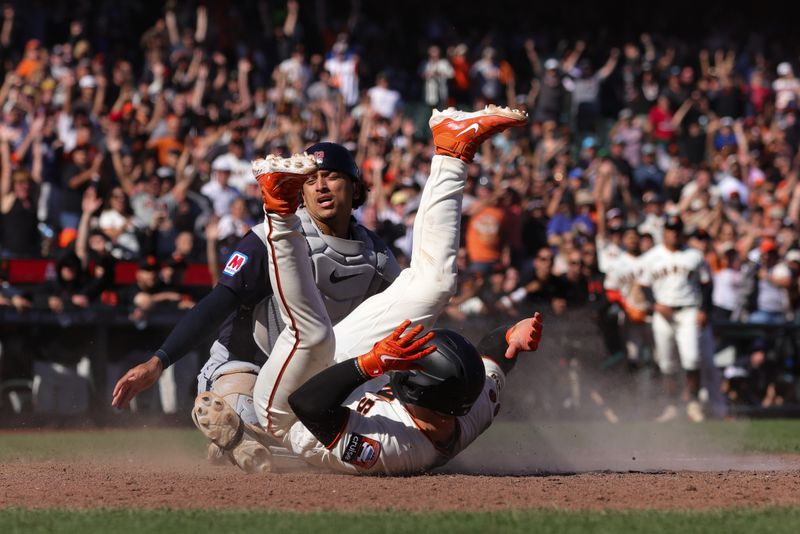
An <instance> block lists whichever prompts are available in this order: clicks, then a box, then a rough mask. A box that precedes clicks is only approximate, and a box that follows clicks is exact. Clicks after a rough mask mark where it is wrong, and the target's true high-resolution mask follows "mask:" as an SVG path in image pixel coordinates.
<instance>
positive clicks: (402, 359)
mask: <svg viewBox="0 0 800 534" xmlns="http://www.w3.org/2000/svg"><path fill="white" fill-rule="evenodd" d="M410 324H411V321H409V320H406V321H403V323H402V324H401V325H400V326H398V327H397V328H395V330H394V332H392V333H391V334H390V335H388V336H387V337H385V338H384V339H382V340H380V341H378V342H377V343H375V345H374V346H373V347H372V350H371V351H369V352H368V353H366V354H362V355H361V356H359V357H358V360H357V361H358V366H359V368H361V371H362V372H363V373H364V374H365V375H367V376H371V377H376V376H380V375H382V374H384V373H387V372H389V371H408V370H410V369H413V368H414V366H415V362H416V361H417V360H419V359H420V358H424V357H425V356H427V355H428V354H430V353H431V352H433V351H435V350H436V347H426V346H425V344H427V343H428V342H429V341H430V340H431V339H433V332H428V333H427V334H425V335H424V336H422V337H420V338H417V336H419V334H421V333H422V329H423V326H422V325H421V324H418V325H417V326H415V327H414V328H412V329H411V331H409V332H408V333H407V334H406V335H405V336H404V335H403V334H404V333H405V331H406V329H407V328H408V326H409V325H410Z"/></svg>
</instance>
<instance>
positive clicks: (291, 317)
mask: <svg viewBox="0 0 800 534" xmlns="http://www.w3.org/2000/svg"><path fill="white" fill-rule="evenodd" d="M265 219H267V224H268V225H269V235H267V242H268V243H269V249H270V252H271V254H272V263H273V265H274V266H275V284H276V285H277V286H278V295H279V296H280V298H281V302H282V303H283V307H284V309H285V310H286V314H287V315H288V316H289V321H290V322H291V324H292V330H293V331H294V345H292V350H291V352H289V356H288V357H287V358H286V361H285V362H283V366H281V370H280V372H279V373H278V378H277V379H276V380H275V385H274V386H272V393H271V394H270V396H269V400H268V401H267V432H270V433H271V434H272V435H273V436H274V435H275V432H273V431H272V428H271V427H272V418H271V417H270V415H269V413H270V408H272V401H273V400H274V399H275V392H276V391H278V385H279V384H280V383H281V378H282V377H283V373H284V371H286V366H287V365H289V362H290V361H292V358H293V357H294V354H295V352H297V347H298V345H300V332H298V330H297V323H296V322H295V320H294V315H292V310H291V308H289V304H288V303H287V302H286V297H285V296H284V295H283V287H281V276H280V273H279V272H278V261H277V254H276V252H275V245H273V244H272V239H271V238H272V219H270V218H269V216H267V217H265Z"/></svg>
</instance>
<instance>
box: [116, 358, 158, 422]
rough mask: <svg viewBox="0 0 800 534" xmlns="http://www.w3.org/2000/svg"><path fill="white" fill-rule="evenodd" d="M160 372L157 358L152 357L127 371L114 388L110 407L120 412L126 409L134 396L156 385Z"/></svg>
mask: <svg viewBox="0 0 800 534" xmlns="http://www.w3.org/2000/svg"><path fill="white" fill-rule="evenodd" d="M162 371H163V369H162V364H161V360H160V359H159V358H158V356H153V357H152V358H150V359H149V360H147V361H146V362H144V363H142V364H139V365H137V366H135V367H131V368H130V369H128V372H127V373H125V374H124V375H123V376H122V378H120V379H119V380H118V381H117V385H115V386H114V393H113V395H112V397H111V406H113V407H114V408H117V409H120V410H121V409H122V408H127V407H128V404H130V402H131V401H132V400H133V398H134V397H135V396H136V395H138V394H139V393H141V392H142V391H144V390H145V389H147V388H149V387H150V386H152V385H153V384H155V383H156V381H157V380H158V379H159V377H160V376H161V372H162Z"/></svg>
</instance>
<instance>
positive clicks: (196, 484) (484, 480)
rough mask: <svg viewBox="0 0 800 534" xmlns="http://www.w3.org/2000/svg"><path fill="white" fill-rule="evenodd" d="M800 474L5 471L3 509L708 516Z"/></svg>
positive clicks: (0, 488) (63, 467) (188, 468)
mask: <svg viewBox="0 0 800 534" xmlns="http://www.w3.org/2000/svg"><path fill="white" fill-rule="evenodd" d="M799 475H800V472H798V471H749V472H743V471H728V472H691V471H680V472H661V473H636V472H631V473H609V472H605V473H603V472H595V473H582V474H574V475H550V476H478V475H457V474H439V475H426V476H418V477H406V478H403V477H399V478H359V477H352V476H344V475H329V474H305V473H303V474H269V475H258V476H256V475H253V476H244V475H242V474H241V473H239V472H237V471H236V470H235V469H234V468H232V467H228V466H217V467H215V466H210V465H205V464H203V463H201V462H197V463H194V464H191V463H181V464H180V465H178V464H176V465H161V466H155V465H142V464H139V463H138V462H130V461H126V462H115V463H108V462H103V463H93V462H85V461H80V462H77V463H65V462H33V463H27V462H24V463H16V462H13V463H4V464H0V507H9V506H19V507H26V508H46V507H63V508H95V507H137V508H138V507H141V508H160V507H169V508H177V509H191V508H199V509H206V508H226V509H231V508H265V509H266V508H268V509H274V510H296V511H310V510H340V511H342V510H352V511H355V510H375V509H376V508H379V509H385V508H391V509H401V510H413V511H422V510H460V511H464V510H469V511H489V510H500V509H520V508H532V507H533V508H540V507H543V508H563V509H642V508H656V509H707V508H728V507H739V506H750V507H753V506H776V505H780V506H785V505H794V506H797V505H800V476H799Z"/></svg>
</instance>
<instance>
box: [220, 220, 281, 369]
mask: <svg viewBox="0 0 800 534" xmlns="http://www.w3.org/2000/svg"><path fill="white" fill-rule="evenodd" d="M267 261H268V260H267V247H265V246H264V243H263V242H262V241H261V239H259V237H258V236H257V235H256V234H255V233H253V231H252V230H251V231H249V232H247V234H246V235H245V236H244V237H243V238H242V240H241V241H239V243H238V244H237V245H236V248H235V249H234V251H233V252H232V253H231V255H230V257H229V258H228V261H227V262H226V263H225V268H224V269H223V270H222V274H221V276H220V279H219V285H222V286H225V287H226V288H228V289H230V290H231V291H232V292H233V294H234V295H235V296H236V298H237V300H238V301H239V307H238V308H237V309H236V311H235V312H233V313H232V314H230V315H229V316H228V317H227V318H226V319H225V322H224V323H222V326H220V329H219V338H218V340H219V342H220V343H221V344H222V345H224V346H225V348H227V349H228V352H230V353H231V356H232V358H234V359H237V360H243V361H249V362H254V361H263V360H264V358H266V355H265V354H264V353H263V352H262V351H261V349H259V348H258V345H256V342H255V341H254V340H253V310H254V309H255V307H256V305H257V304H258V303H259V302H261V301H262V300H264V299H265V298H267V297H269V296H271V295H272V285H271V284H270V281H269V274H268V271H267Z"/></svg>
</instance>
